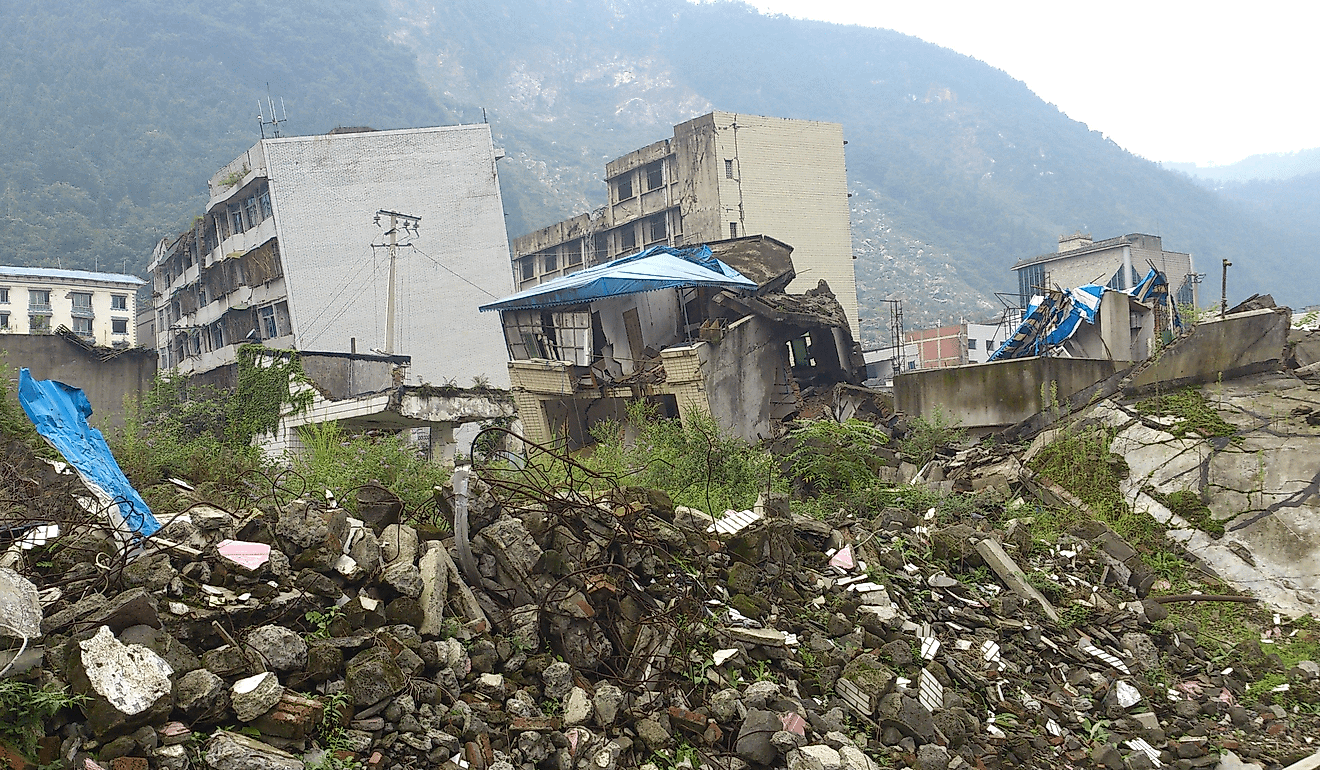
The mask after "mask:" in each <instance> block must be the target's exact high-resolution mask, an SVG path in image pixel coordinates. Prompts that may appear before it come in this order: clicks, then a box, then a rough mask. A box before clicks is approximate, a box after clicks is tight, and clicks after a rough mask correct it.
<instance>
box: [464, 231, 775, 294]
mask: <svg viewBox="0 0 1320 770" xmlns="http://www.w3.org/2000/svg"><path fill="white" fill-rule="evenodd" d="M680 286H717V287H720V288H724V289H755V288H756V282H755V281H753V280H751V279H749V278H747V277H745V276H744V275H743V274H742V273H739V272H738V271H737V270H734V269H733V268H732V267H729V266H728V265H726V264H725V263H723V262H721V261H720V260H718V259H716V258H715V257H714V256H712V254H711V251H710V247H709V246H694V247H689V248H682V249H678V248H674V247H672V246H652V247H650V248H648V249H645V250H643V251H640V252H638V253H636V254H633V255H631V256H627V257H620V258H618V259H616V260H613V261H611V262H606V263H605V264H603V265H596V266H595V267H589V268H586V269H585V270H579V271H578V272H576V273H572V274H570V275H565V276H562V277H560V278H556V279H554V280H553V281H547V282H546V283H543V284H541V285H540V286H534V287H532V288H530V289H527V290H525V291H520V292H518V293H517V294H514V295H512V296H509V297H505V298H504V299H502V300H500V301H498V302H492V303H491V304H489V305H482V306H481V309H482V310H518V309H527V308H546V307H555V306H559V305H579V304H582V303H584V302H590V301H592V300H595V299H601V298H604V297H620V296H624V295H626V294H640V293H641V292H645V291H657V290H659V289H670V288H675V287H680Z"/></svg>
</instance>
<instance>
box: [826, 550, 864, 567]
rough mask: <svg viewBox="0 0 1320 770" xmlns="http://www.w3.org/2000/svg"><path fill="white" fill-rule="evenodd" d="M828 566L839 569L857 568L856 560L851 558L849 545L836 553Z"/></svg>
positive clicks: (851, 551)
mask: <svg viewBox="0 0 1320 770" xmlns="http://www.w3.org/2000/svg"><path fill="white" fill-rule="evenodd" d="M830 566H831V567H838V568H839V569H852V568H854V567H856V566H857V560H856V559H854V558H853V550H852V546H851V545H845V546H844V547H842V548H840V549H839V550H838V552H837V553H835V554H834V555H833V556H831V557H830Z"/></svg>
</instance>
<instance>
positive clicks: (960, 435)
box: [899, 406, 967, 466]
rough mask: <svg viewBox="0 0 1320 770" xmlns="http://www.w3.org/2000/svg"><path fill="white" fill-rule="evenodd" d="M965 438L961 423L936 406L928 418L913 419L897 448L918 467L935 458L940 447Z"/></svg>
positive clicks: (956, 442) (965, 434)
mask: <svg viewBox="0 0 1320 770" xmlns="http://www.w3.org/2000/svg"><path fill="white" fill-rule="evenodd" d="M966 436H967V431H965V430H963V429H962V426H961V423H960V422H959V421H958V420H956V419H954V418H953V417H952V416H951V415H949V414H948V413H947V412H945V411H944V410H943V409H941V408H940V407H938V406H936V407H935V410H934V412H933V413H932V414H931V416H930V418H929V419H927V418H925V417H914V418H913V419H912V424H911V425H910V426H909V428H908V433H907V436H906V437H905V438H904V439H903V442H902V443H901V444H900V445H899V447H900V448H901V449H902V450H903V454H904V455H905V456H906V457H907V458H908V459H909V460H911V461H912V462H913V463H915V464H916V465H918V466H923V465H925V464H926V463H928V462H930V461H931V460H933V459H934V458H935V452H936V450H938V449H939V448H940V447H945V446H950V445H952V444H958V443H960V442H961V441H962V440H963V439H964V438H966Z"/></svg>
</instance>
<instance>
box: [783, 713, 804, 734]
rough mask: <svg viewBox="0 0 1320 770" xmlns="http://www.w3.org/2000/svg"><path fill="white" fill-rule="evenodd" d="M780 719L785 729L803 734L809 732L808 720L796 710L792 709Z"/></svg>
mask: <svg viewBox="0 0 1320 770" xmlns="http://www.w3.org/2000/svg"><path fill="white" fill-rule="evenodd" d="M779 721H780V722H781V723H782V724H783V725H784V729H785V730H787V731H788V732H790V733H797V734H798V735H801V736H806V734H807V720H805V719H803V718H802V716H801V715H800V714H798V713H796V712H793V711H790V712H788V713H787V714H783V715H781V716H780V717H779Z"/></svg>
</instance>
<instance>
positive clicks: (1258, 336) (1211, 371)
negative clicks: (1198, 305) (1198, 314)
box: [1128, 308, 1292, 392]
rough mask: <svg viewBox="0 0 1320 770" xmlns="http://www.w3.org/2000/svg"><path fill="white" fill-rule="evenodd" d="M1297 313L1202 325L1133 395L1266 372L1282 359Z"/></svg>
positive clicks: (1264, 313) (1273, 311)
mask: <svg viewBox="0 0 1320 770" xmlns="http://www.w3.org/2000/svg"><path fill="white" fill-rule="evenodd" d="M1291 321H1292V311H1290V310H1289V309H1288V308H1267V309H1263V310H1252V311H1250V312H1247V313H1239V314H1237V315H1231V316H1228V317H1227V318H1225V319H1223V320H1220V319H1218V318H1216V319H1214V320H1211V321H1202V322H1201V323H1198V324H1197V325H1196V330H1195V332H1193V334H1192V335H1191V336H1190V337H1187V338H1185V339H1182V340H1180V341H1178V343H1177V344H1175V345H1173V346H1172V347H1170V348H1168V349H1166V350H1163V351H1161V352H1160V353H1159V354H1158V355H1157V356H1156V358H1155V361H1154V362H1153V363H1152V364H1151V366H1150V367H1149V368H1147V369H1146V370H1145V371H1143V372H1141V373H1140V374H1138V375H1137V376H1136V377H1134V378H1133V379H1132V382H1131V384H1130V385H1129V386H1128V390H1129V391H1132V392H1142V391H1145V390H1150V389H1153V388H1154V387H1155V385H1156V383H1159V385H1160V387H1162V388H1166V387H1178V386H1181V385H1196V384H1203V383H1209V382H1215V381H1217V380H1219V379H1220V378H1221V375H1222V379H1225V380H1227V379H1232V378H1234V377H1240V376H1242V375H1246V374H1253V373H1255V372H1261V371H1266V370H1268V369H1271V368H1273V367H1275V366H1277V365H1278V364H1279V362H1280V361H1282V359H1283V346H1284V344H1285V343H1287V341H1288V328H1289V326H1290V324H1291Z"/></svg>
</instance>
